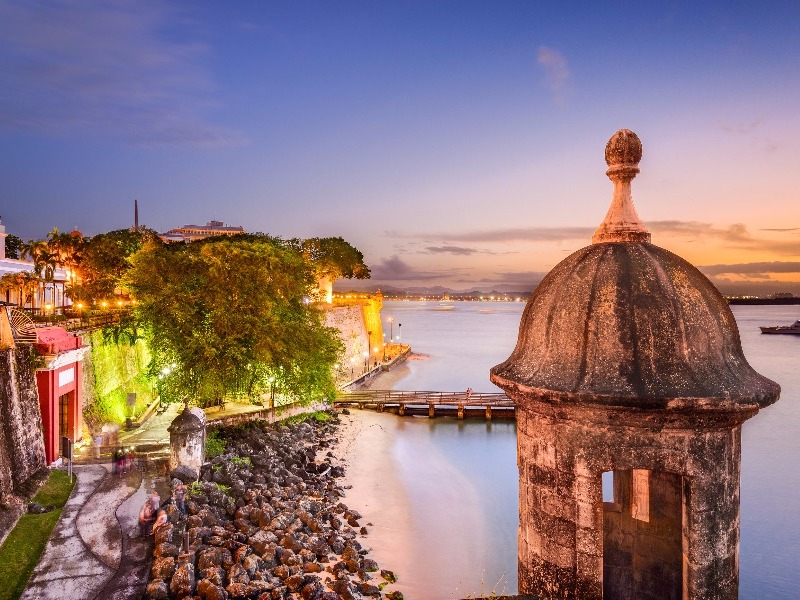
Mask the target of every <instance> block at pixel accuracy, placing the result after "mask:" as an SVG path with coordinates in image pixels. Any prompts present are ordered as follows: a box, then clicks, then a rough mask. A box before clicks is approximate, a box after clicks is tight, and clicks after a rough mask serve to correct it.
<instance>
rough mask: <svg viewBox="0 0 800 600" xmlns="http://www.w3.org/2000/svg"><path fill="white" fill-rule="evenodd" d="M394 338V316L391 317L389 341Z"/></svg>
mask: <svg viewBox="0 0 800 600" xmlns="http://www.w3.org/2000/svg"><path fill="white" fill-rule="evenodd" d="M392 340H394V317H389V341H392Z"/></svg>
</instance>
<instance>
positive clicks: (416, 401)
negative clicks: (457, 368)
mask: <svg viewBox="0 0 800 600" xmlns="http://www.w3.org/2000/svg"><path fill="white" fill-rule="evenodd" d="M334 404H335V405H336V406H342V407H345V406H353V405H355V406H358V407H359V408H366V409H372V410H377V411H378V412H384V411H391V412H396V413H397V414H399V415H419V414H427V415H428V416H429V417H435V416H457V417H458V418H459V419H463V418H465V417H467V416H483V417H485V418H486V419H491V418H492V413H493V411H494V413H495V415H496V416H504V417H508V416H514V412H515V411H514V402H513V400H511V398H509V397H508V396H506V395H505V394H503V393H487V392H436V391H407V390H357V391H353V392H343V393H340V394H339V396H337V398H336V400H335V401H334Z"/></svg>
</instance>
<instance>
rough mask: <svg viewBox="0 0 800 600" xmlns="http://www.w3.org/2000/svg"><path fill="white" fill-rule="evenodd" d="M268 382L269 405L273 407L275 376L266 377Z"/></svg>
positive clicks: (337, 366)
mask: <svg viewBox="0 0 800 600" xmlns="http://www.w3.org/2000/svg"><path fill="white" fill-rule="evenodd" d="M336 368H337V369H338V368H339V365H336ZM267 381H268V382H269V407H270V408H275V378H274V377H270V378H269V379H267Z"/></svg>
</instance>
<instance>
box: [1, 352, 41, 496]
mask: <svg viewBox="0 0 800 600" xmlns="http://www.w3.org/2000/svg"><path fill="white" fill-rule="evenodd" d="M44 466H45V455H44V437H43V435H42V415H41V412H40V408H39V394H38V392H37V389H36V377H35V374H34V366H33V356H32V354H31V350H30V348H29V347H26V346H21V347H18V348H16V349H15V348H6V349H3V350H0V492H2V493H8V492H11V491H13V490H14V489H15V488H17V487H18V486H19V485H20V484H22V483H23V482H25V481H26V480H27V479H28V478H29V477H30V476H31V475H33V474H34V473H35V472H36V471H38V470H39V469H41V468H42V467H44Z"/></svg>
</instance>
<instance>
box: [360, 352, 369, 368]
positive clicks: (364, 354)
mask: <svg viewBox="0 0 800 600" xmlns="http://www.w3.org/2000/svg"><path fill="white" fill-rule="evenodd" d="M361 356H363V357H364V372H365V373H366V372H367V369H368V368H369V352H367V351H366V350H364V352H362V353H361Z"/></svg>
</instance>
